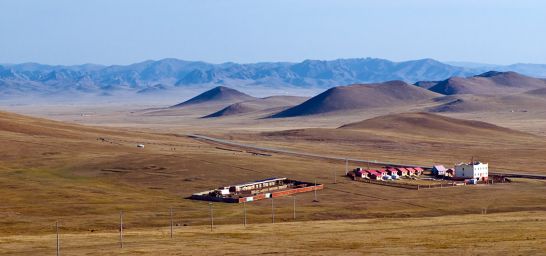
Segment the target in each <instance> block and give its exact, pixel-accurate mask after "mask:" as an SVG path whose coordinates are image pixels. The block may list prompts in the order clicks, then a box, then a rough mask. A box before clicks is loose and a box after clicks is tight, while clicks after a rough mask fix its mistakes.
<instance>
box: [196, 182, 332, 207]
mask: <svg viewBox="0 0 546 256" xmlns="http://www.w3.org/2000/svg"><path fill="white" fill-rule="evenodd" d="M323 188H324V185H323V184H315V183H311V182H304V181H297V180H290V179H287V178H269V179H264V180H257V181H253V182H248V183H242V184H237V185H231V186H226V187H220V188H217V189H214V190H209V191H203V192H199V193H195V194H193V195H191V196H190V199H195V200H205V201H215V202H225V203H243V202H252V201H256V200H262V199H266V198H275V197H281V196H287V195H292V194H298V193H304V192H312V191H314V190H321V189H323Z"/></svg>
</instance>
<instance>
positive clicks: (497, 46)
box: [0, 0, 546, 65]
mask: <svg viewBox="0 0 546 256" xmlns="http://www.w3.org/2000/svg"><path fill="white" fill-rule="evenodd" d="M361 57H376V58H385V59H390V60H394V61H402V60H410V59H422V58H434V59H438V60H441V61H467V62H479V63H491V64H511V63H546V1H539V0H537V1H531V0H518V1H505V0H479V1H477V0H443V1H438V0H390V1H381V0H355V1H350V0H346V1H345V0H330V1H326V0H259V1H258V0H248V1H242V0H229V1H228V0H216V1H213V0H194V1H184V0H179V1H175V0H171V1H167V0H93V1H73V0H48V1H43V0H0V63H23V62H38V63H44V64H61V65H73V64H83V63H96V64H106V65H111V64H130V63H136V62H141V61H144V60H150V59H152V60H158V59H162V58H178V59H184V60H200V61H206V62H211V63H222V62H228V61H232V62H239V63H252V62H264V61H291V62H298V61H302V60H305V59H320V60H331V59H337V58H361Z"/></svg>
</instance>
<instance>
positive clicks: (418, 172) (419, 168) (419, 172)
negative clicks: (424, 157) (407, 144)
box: [413, 167, 425, 175]
mask: <svg viewBox="0 0 546 256" xmlns="http://www.w3.org/2000/svg"><path fill="white" fill-rule="evenodd" d="M413 169H414V170H415V175H421V174H423V172H424V171H425V170H423V168H421V167H413Z"/></svg>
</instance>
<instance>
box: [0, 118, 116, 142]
mask: <svg viewBox="0 0 546 256" xmlns="http://www.w3.org/2000/svg"><path fill="white" fill-rule="evenodd" d="M0 134H12V135H17V136H26V137H28V138H44V137H52V138H57V139H60V138H67V139H81V138H85V137H90V136H91V137H93V136H96V135H97V134H110V135H112V134H122V132H119V131H110V130H105V129H101V128H94V127H88V126H82V125H77V124H70V123H63V122H57V121H52V120H47V119H42V118H35V117H29V116H23V115H19V114H14V113H9V112H3V111H0Z"/></svg>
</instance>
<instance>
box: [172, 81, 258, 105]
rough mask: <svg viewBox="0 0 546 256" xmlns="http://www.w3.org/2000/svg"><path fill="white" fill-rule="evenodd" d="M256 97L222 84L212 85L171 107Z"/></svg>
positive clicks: (230, 101) (238, 100) (232, 101)
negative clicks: (206, 89) (210, 87)
mask: <svg viewBox="0 0 546 256" xmlns="http://www.w3.org/2000/svg"><path fill="white" fill-rule="evenodd" d="M253 99H256V98H254V97H252V96H250V95H248V94H245V93H242V92H240V91H237V90H235V89H231V88H228V87H224V86H218V87H214V88H212V89H210V90H208V91H206V92H204V93H201V94H199V95H197V96H195V97H193V98H191V99H189V100H187V101H184V102H182V103H178V104H176V105H174V106H171V108H180V107H185V106H192V105H198V104H206V103H214V104H218V103H235V102H241V101H247V100H253Z"/></svg>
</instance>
